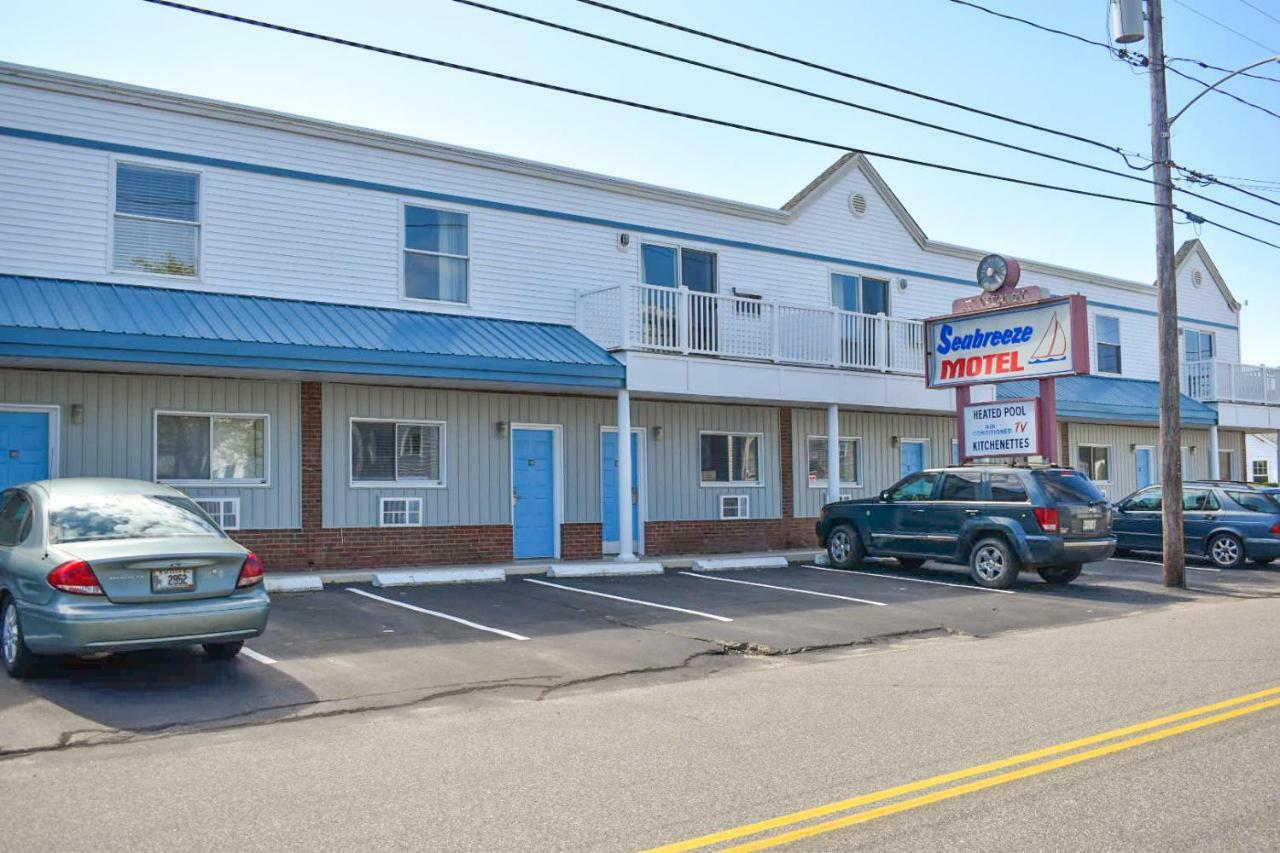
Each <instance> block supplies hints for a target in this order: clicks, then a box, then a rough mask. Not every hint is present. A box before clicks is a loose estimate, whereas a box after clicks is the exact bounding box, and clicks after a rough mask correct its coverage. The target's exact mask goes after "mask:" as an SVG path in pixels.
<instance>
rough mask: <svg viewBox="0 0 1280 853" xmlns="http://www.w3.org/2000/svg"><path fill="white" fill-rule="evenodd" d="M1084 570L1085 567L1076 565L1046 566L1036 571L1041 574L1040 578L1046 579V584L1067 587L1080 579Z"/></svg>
mask: <svg viewBox="0 0 1280 853" xmlns="http://www.w3.org/2000/svg"><path fill="white" fill-rule="evenodd" d="M1083 570H1084V566H1083V565H1081V564H1080V563H1076V564H1075V565H1071V566H1044V567H1042V568H1040V569H1037V570H1036V571H1037V572H1039V573H1040V577H1042V578H1044V582H1045V583H1051V584H1053V585H1054V586H1066V585H1067V584H1069V583H1071V582H1072V581H1073V580H1075V579H1076V578H1078V577H1080V572H1081V571H1083Z"/></svg>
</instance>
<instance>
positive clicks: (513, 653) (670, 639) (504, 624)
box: [0, 557, 1280, 756]
mask: <svg viewBox="0 0 1280 853" xmlns="http://www.w3.org/2000/svg"><path fill="white" fill-rule="evenodd" d="M1274 595H1280V570H1276V569H1270V568H1259V567H1251V568H1247V569H1241V570H1236V571H1230V572H1223V571H1218V570H1215V569H1212V568H1210V567H1207V566H1203V565H1200V566H1193V567H1189V571H1188V589H1186V590H1167V589H1165V588H1164V587H1163V586H1161V584H1160V567H1159V566H1158V565H1157V564H1156V563H1154V562H1152V561H1150V560H1148V559H1147V558H1143V557H1138V558H1135V559H1133V560H1109V561H1107V562H1105V563H1095V564H1092V565H1090V566H1088V567H1087V568H1086V570H1085V574H1084V575H1083V576H1082V577H1081V578H1080V579H1079V580H1078V581H1077V582H1076V583H1074V584H1072V585H1070V586H1067V587H1053V586H1049V585H1047V584H1045V583H1043V582H1041V581H1040V579H1039V578H1038V576H1036V575H1034V574H1027V575H1024V576H1023V577H1022V579H1021V580H1020V581H1019V583H1018V584H1017V585H1016V586H1015V587H1014V588H1013V589H1012V590H1009V591H1007V592H999V591H992V590H984V589H981V588H979V587H976V586H974V585H973V584H972V582H971V581H970V580H969V578H968V576H967V574H966V573H965V572H964V570H963V569H961V568H959V567H951V566H939V565H933V564H930V565H929V566H928V567H926V568H925V569H923V570H920V571H917V572H906V571H904V570H902V569H901V568H899V567H898V566H897V565H896V564H895V563H893V562H892V561H888V562H884V563H880V564H875V565H868V566H866V567H865V569H864V570H862V571H857V572H841V571H836V570H831V569H826V568H822V567H817V566H813V565H811V564H792V565H791V566H789V567H787V568H780V569H760V570H744V571H729V572H715V573H704V572H694V571H674V570H668V572H667V573H666V574H664V575H655V576H646V577H633V578H589V579H572V580H551V579H548V578H544V577H541V576H536V577H511V578H509V579H508V580H506V581H505V582H502V583H490V584H474V585H457V586H415V587H398V588H390V589H383V588H375V587H372V586H368V585H357V584H352V585H336V586H329V587H327V588H326V589H325V591H323V592H309V593H296V594H276V595H275V596H273V607H272V614H271V623H270V626H269V627H268V629H267V632H266V634H264V635H263V636H262V637H259V638H257V639H255V640H253V641H251V642H250V643H249V644H248V646H247V647H246V651H245V653H243V654H242V655H241V657H240V658H239V659H238V660H235V661H231V662H221V663H218V662H212V661H206V660H204V659H203V658H202V657H201V656H200V655H199V654H198V652H197V650H195V649H191V650H189V651H188V650H180V651H164V652H146V653H135V654H129V655H117V656H109V657H102V658H95V659H64V660H56V661H52V662H50V663H49V664H48V665H47V666H45V667H44V669H43V671H42V672H41V673H40V675H39V677H37V678H34V679H32V680H29V681H26V682H15V681H12V680H8V679H4V678H0V756H3V755H5V754H10V755H12V754H21V753H28V752H32V751H40V750H47V749H57V748H64V747H68V746H76V745H84V744H92V743H102V742H115V741H120V740H127V739H130V738H133V737H137V736H139V735H143V736H145V735H156V734H166V733H173V732H182V731H186V730H191V729H193V728H208V727H219V726H234V725H252V724H264V723H269V722H278V721H283V720H289V719H296V718H301V717H306V716H313V715H317V714H342V713H350V712H353V711H359V710H366V709H370V708H377V707H393V706H406V705H414V704H421V705H424V706H426V705H428V704H429V703H432V702H440V703H446V702H448V703H458V702H513V701H530V700H534V701H536V700H541V699H545V698H547V697H549V696H552V695H554V694H555V693H557V692H560V691H569V690H602V689H612V688H616V687H625V686H628V685H630V684H635V683H636V679H673V678H691V677H706V676H708V675H714V674H716V673H718V672H720V671H722V670H725V669H728V668H731V667H735V666H778V665H786V664H787V663H790V662H795V661H797V660H801V659H802V658H799V657H797V656H798V655H799V654H800V653H802V652H803V653H809V654H824V653H825V654H833V653H867V652H872V651H876V650H880V649H884V648H892V647H895V646H898V645H901V644H903V643H911V642H936V641H946V640H948V639H954V640H966V639H970V640H971V639H980V638H983V637H989V636H994V635H997V634H1001V633H1005V632H1009V631H1022V630H1030V629H1035V628H1041V627H1049V626H1055V625H1062V624H1069V623H1078V622H1084V621H1092V620H1101V619H1113V618H1122V617H1124V616H1126V615H1130V614H1134V613H1140V612H1143V611H1146V610H1149V609H1151V608H1162V607H1172V606H1191V605H1197V606H1198V605H1201V604H1203V605H1211V604H1212V603H1213V602H1214V601H1224V600H1229V599H1231V598H1236V597H1261V596H1274Z"/></svg>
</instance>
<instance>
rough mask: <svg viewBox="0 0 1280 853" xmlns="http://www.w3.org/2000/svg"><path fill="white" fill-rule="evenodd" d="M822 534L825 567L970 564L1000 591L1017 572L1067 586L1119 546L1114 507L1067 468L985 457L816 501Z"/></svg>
mask: <svg viewBox="0 0 1280 853" xmlns="http://www.w3.org/2000/svg"><path fill="white" fill-rule="evenodd" d="M817 530H818V538H819V540H820V541H821V542H822V544H823V545H824V546H825V547H826V549H827V555H828V557H829V558H830V561H831V565H833V566H836V567H838V568H844V569H847V568H852V567H854V566H856V565H857V564H858V563H859V562H861V560H862V559H863V557H865V556H874V557H896V558H898V560H899V562H901V563H902V565H903V566H904V567H906V568H908V569H915V568H919V567H920V566H921V565H923V564H924V562H925V561H926V560H940V561H943V562H950V563H960V564H967V565H968V566H969V574H970V575H971V576H972V578H973V580H974V582H975V583H978V584H980V585H981V586H984V587H991V588H995V589H1005V588H1008V587H1009V586H1012V585H1013V582H1014V581H1015V580H1016V579H1017V577H1018V572H1020V571H1022V570H1028V569H1034V570H1035V571H1037V572H1038V573H1039V574H1040V576H1041V577H1042V578H1044V579H1045V580H1046V581H1048V582H1049V583H1052V584H1067V583H1070V582H1071V581H1073V580H1075V579H1076V578H1077V577H1079V575H1080V570H1081V567H1082V566H1083V565H1084V564H1085V563H1088V562H1092V561H1095V560H1105V559H1107V558H1108V557H1110V556H1111V553H1112V551H1114V549H1115V539H1114V538H1112V536H1111V510H1110V508H1109V505H1108V503H1107V499H1106V497H1104V496H1103V494H1102V493H1101V492H1100V491H1098V488H1097V487H1096V486H1095V485H1094V484H1093V481H1092V480H1090V479H1089V478H1088V477H1085V476H1084V475H1083V474H1081V473H1079V472H1078V471H1075V470H1073V469H1070V468H1057V467H1047V466H1046V467H1019V466H1008V465H982V466H965V467H955V468H944V469H938V470H929V471H920V472H918V473H915V474H912V475H910V476H908V477H906V478H904V479H903V480H901V481H899V482H898V483H897V484H896V485H894V486H893V487H892V488H889V489H885V490H884V491H883V492H881V493H880V495H879V497H875V498H867V499H863V500H849V501H839V502H837V503H833V504H828V505H827V506H825V507H823V508H822V513H821V514H820V515H819V516H818V524H817Z"/></svg>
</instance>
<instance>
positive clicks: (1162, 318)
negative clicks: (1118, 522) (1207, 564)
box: [1147, 0, 1187, 587]
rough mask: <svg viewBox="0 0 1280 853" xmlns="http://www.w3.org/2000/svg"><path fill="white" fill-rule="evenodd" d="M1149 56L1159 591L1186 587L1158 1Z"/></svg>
mask: <svg viewBox="0 0 1280 853" xmlns="http://www.w3.org/2000/svg"><path fill="white" fill-rule="evenodd" d="M1148 3H1149V5H1148V7H1147V37H1148V38H1149V39H1150V42H1149V45H1148V46H1149V48H1150V50H1149V52H1150V55H1151V67H1150V69H1149V70H1150V76H1151V159H1152V160H1154V161H1155V165H1154V167H1153V168H1152V171H1151V180H1152V181H1153V182H1154V183H1155V196H1156V198H1155V200H1156V281H1157V288H1158V289H1159V303H1158V305H1157V313H1158V314H1159V317H1158V319H1157V322H1158V323H1159V325H1160V329H1159V340H1160V483H1161V493H1162V495H1163V498H1164V500H1163V504H1164V512H1163V516H1164V525H1163V526H1164V543H1163V544H1164V585H1165V586H1174V587H1180V586H1186V585H1187V579H1186V554H1185V552H1184V550H1183V542H1184V539H1183V535H1184V534H1183V530H1182V405H1181V404H1182V400H1181V396H1182V392H1181V377H1180V376H1179V365H1178V281H1177V278H1176V274H1175V271H1174V267H1173V181H1172V177H1171V175H1170V171H1171V165H1172V159H1171V155H1170V153H1169V148H1170V146H1169V101H1168V97H1167V96H1166V94H1165V85H1164V23H1163V19H1162V12H1161V8H1160V0H1148Z"/></svg>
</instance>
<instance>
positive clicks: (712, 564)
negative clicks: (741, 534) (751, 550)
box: [693, 557, 790, 572]
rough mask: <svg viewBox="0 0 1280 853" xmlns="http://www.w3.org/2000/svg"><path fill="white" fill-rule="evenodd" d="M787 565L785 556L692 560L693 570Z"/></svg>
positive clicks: (721, 570)
mask: <svg viewBox="0 0 1280 853" xmlns="http://www.w3.org/2000/svg"><path fill="white" fill-rule="evenodd" d="M788 565H790V564H789V563H788V562H787V558H786V557H724V558H716V559H708V560H694V561H693V570H694V571H696V572H724V571H729V570H730V569H785V568H786V567H787V566H788Z"/></svg>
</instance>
